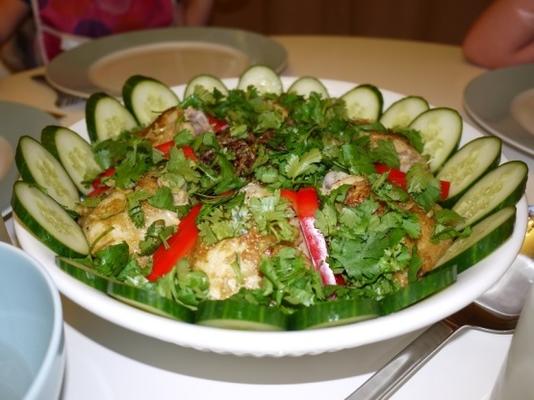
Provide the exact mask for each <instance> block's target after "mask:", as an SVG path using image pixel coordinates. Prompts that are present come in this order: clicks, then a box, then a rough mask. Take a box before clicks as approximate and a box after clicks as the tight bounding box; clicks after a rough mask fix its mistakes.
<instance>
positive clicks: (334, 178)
mask: <svg viewBox="0 0 534 400" xmlns="http://www.w3.org/2000/svg"><path fill="white" fill-rule="evenodd" d="M362 181H366V179H365V178H364V177H362V176H358V175H349V174H347V173H345V172H343V171H330V172H328V173H327V174H326V175H325V177H324V179H323V185H322V187H321V193H322V194H323V195H328V194H330V193H331V192H332V191H334V190H336V189H337V188H339V187H341V186H343V185H355V184H357V183H359V182H362Z"/></svg>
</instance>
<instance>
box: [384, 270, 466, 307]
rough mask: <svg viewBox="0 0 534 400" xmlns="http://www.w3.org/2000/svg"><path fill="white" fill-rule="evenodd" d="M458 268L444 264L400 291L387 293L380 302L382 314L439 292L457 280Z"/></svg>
mask: <svg viewBox="0 0 534 400" xmlns="http://www.w3.org/2000/svg"><path fill="white" fill-rule="evenodd" d="M456 276H457V270H456V267H455V266H451V267H450V268H444V267H443V266H442V267H440V268H437V269H435V270H433V271H432V272H430V273H428V274H426V275H425V276H424V277H422V278H419V279H418V280H417V281H415V282H411V283H409V284H408V286H406V287H404V288H402V289H400V290H399V291H397V292H395V293H392V294H390V295H387V296H386V297H384V298H383V299H382V301H381V303H380V305H381V311H382V314H390V313H393V312H396V311H399V310H402V309H403V308H406V307H408V306H411V305H412V304H415V303H417V302H418V301H421V300H423V299H425V298H427V297H428V296H430V295H432V294H434V293H437V292H439V291H440V290H442V289H444V288H446V287H447V286H449V285H451V284H452V283H454V282H455V281H456Z"/></svg>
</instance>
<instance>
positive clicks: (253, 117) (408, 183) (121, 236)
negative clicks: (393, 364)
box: [13, 66, 527, 330]
mask: <svg viewBox="0 0 534 400" xmlns="http://www.w3.org/2000/svg"><path fill="white" fill-rule="evenodd" d="M123 99H124V105H123V104H122V103H120V102H119V101H118V100H116V99H115V98H113V97H110V96H108V95H106V94H103V93H98V94H95V95H93V96H92V97H91V98H90V99H89V101H88V103H87V109H86V121H87V128H88V132H89V136H90V138H91V140H92V143H91V144H89V143H87V142H85V141H84V140H83V139H81V138H80V137H79V136H78V135H77V134H76V133H74V132H73V131H71V130H70V129H67V128H63V127H57V126H53V127H47V128H45V129H44V130H43V136H42V141H41V144H40V143H38V142H37V141H35V140H33V139H31V138H23V139H21V142H20V143H19V147H18V149H17V166H18V168H19V172H20V173H21V177H22V178H23V182H19V183H17V184H16V185H15V188H14V196H13V209H14V211H15V213H16V214H17V216H18V218H19V219H20V221H21V222H22V223H24V224H25V225H26V226H27V227H28V229H29V230H30V231H32V232H33V233H34V234H35V235H36V236H38V237H39V238H40V240H41V241H42V242H43V243H45V244H46V245H47V246H49V247H50V248H51V249H52V250H54V251H55V252H56V253H57V254H58V257H57V263H58V266H59V267H60V268H62V269H63V270H64V271H65V272H67V273H69V274H71V275H72V276H74V277H75V278H77V279H80V280H82V281H83V282H85V283H87V284H89V285H91V286H92V287H94V288H95V289H98V290H102V291H104V292H105V293H107V294H109V295H111V296H113V297H115V298H117V299H119V300H121V301H125V302H127V303H130V304H132V305H134V306H137V307H140V308H143V309H146V310H148V311H151V312H155V313H158V314H160V315H164V316H167V317H171V318H177V319H180V320H183V321H187V322H194V323H200V324H206V325H212V326H218V327H227V328H234V329H261V330H279V329H306V328H318V327H326V326H331V325H336V324H341V323H349V322H354V321H357V320H360V319H365V318H371V317H376V316H379V315H383V314H387V313H391V312H395V311H397V310H399V309H402V308H405V307H407V306H409V305H411V304H413V303H415V302H417V301H420V300H422V299H424V298H425V297H427V296H429V295H431V294H433V293H435V292H436V291H439V290H441V289H443V288H444V287H446V286H448V285H450V284H452V283H453V282H454V280H455V278H456V274H457V273H458V272H461V271H463V270H464V269H466V268H468V267H470V266H471V265H473V264H475V263H476V262H477V261H479V260H480V259H481V258H483V257H485V256H486V255H487V254H489V252H491V251H493V250H494V249H495V248H496V247H498V246H499V245H500V244H501V243H503V242H504V241H505V240H506V239H507V238H508V237H509V235H510V234H511V232H512V230H513V224H514V221H515V208H514V205H515V203H516V202H517V200H518V199H519V198H520V197H521V195H522V193H523V191H524V185H525V182H526V172H527V171H526V167H525V165H524V164H523V163H521V162H517V161H514V162H509V163H505V164H502V165H500V166H499V160H500V152H501V143H500V141H499V140H498V139H496V138H493V137H487V138H480V139H477V140H474V141H472V142H470V143H468V144H466V145H465V146H463V147H462V148H461V149H459V150H458V145H459V142H460V137H461V132H462V120H461V117H460V116H459V114H458V113H457V112H456V111H454V110H451V109H449V108H443V107H441V108H430V107H429V105H428V103H427V102H426V101H425V100H424V99H422V98H420V97H415V96H410V97H406V98H403V99H401V100H399V101H397V102H396V103H393V104H392V105H390V106H389V107H388V108H387V109H386V110H385V111H383V110H382V108H383V102H382V96H381V93H380V91H379V90H378V89H377V88H376V87H374V86H372V85H359V86H357V87H355V88H354V89H353V90H351V91H349V92H348V93H346V94H345V95H344V96H342V97H340V98H331V97H329V95H328V92H327V90H326V88H325V87H324V86H323V85H322V84H321V82H320V81H319V80H317V79H315V78H310V77H305V78H301V79H298V80H296V81H295V82H294V83H293V85H292V86H291V87H290V88H289V89H288V90H287V91H285V92H284V91H283V90H282V85H281V82H280V79H279V77H278V76H276V74H274V73H273V72H272V71H270V70H269V69H267V68H265V67H261V66H255V67H252V68H251V69H249V70H247V71H246V72H245V73H244V74H243V76H242V77H241V78H240V80H239V83H238V87H237V88H236V89H231V90H229V89H227V87H226V86H225V85H224V83H223V82H222V81H220V80H218V79H217V78H214V77H210V76H200V77H197V78H195V79H194V80H192V81H191V82H190V83H189V85H188V86H187V88H186V90H185V94H184V99H183V100H180V99H179V98H178V97H177V96H176V94H175V93H174V92H173V91H172V90H171V89H169V88H167V87H166V86H164V85H163V84H161V83H160V82H158V81H155V80H153V79H150V78H146V77H140V76H134V77H132V78H130V79H129V80H128V81H127V82H126V83H125V86H124V90H123ZM80 194H81V196H80Z"/></svg>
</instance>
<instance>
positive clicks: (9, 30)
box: [0, 0, 30, 44]
mask: <svg viewBox="0 0 534 400" xmlns="http://www.w3.org/2000/svg"><path fill="white" fill-rule="evenodd" d="M29 13H30V6H29V5H28V4H27V3H25V2H24V1H22V0H0V44H2V43H4V42H5V41H6V40H7V39H9V37H10V36H11V35H12V34H13V33H14V32H15V30H16V29H17V27H18V26H19V24H20V23H21V22H22V21H23V19H24V18H25V17H26V16H28V15H29Z"/></svg>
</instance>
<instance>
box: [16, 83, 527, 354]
mask: <svg viewBox="0 0 534 400" xmlns="http://www.w3.org/2000/svg"><path fill="white" fill-rule="evenodd" d="M293 80H294V78H283V79H282V82H283V84H284V87H285V88H287V87H289V85H290V84H291V82H293ZM322 82H323V83H324V84H325V85H326V87H327V88H328V90H329V92H330V94H331V95H332V96H340V95H342V94H344V93H345V92H347V91H348V90H350V89H352V88H353V87H354V86H355V85H356V84H355V83H350V82H341V81H333V80H322ZM225 83H226V84H227V86H228V87H235V85H236V84H237V79H228V80H225ZM183 90H184V87H183V86H181V87H178V88H177V89H176V92H177V93H178V95H179V96H181V95H182V93H183ZM382 94H383V96H384V106H385V107H387V106H388V105H390V104H391V103H392V102H393V101H395V100H398V99H399V98H401V97H402V95H400V94H397V93H393V92H390V91H387V90H382ZM71 128H72V129H73V130H74V131H76V132H78V133H80V134H81V135H82V136H84V137H87V133H86V130H85V121H83V120H82V121H79V122H78V123H76V124H74V125H73V126H72V127H71ZM478 136H481V134H480V133H479V132H477V130H475V129H474V128H473V127H472V126H470V125H467V124H464V133H463V136H462V143H465V142H467V141H470V140H472V139H474V138H475V137H478ZM526 221H527V204H526V199H525V197H523V198H522V199H521V201H520V202H519V203H518V205H517V217H516V228H515V230H514V232H513V234H512V237H511V238H510V239H509V240H508V241H507V242H505V243H504V244H503V245H502V246H501V247H499V248H498V249H497V250H496V251H494V252H493V253H492V254H491V255H489V256H488V257H486V258H485V259H483V260H482V261H481V262H479V263H477V264H476V265H474V266H473V267H471V268H470V269H468V270H467V271H465V272H463V273H462V274H460V276H459V277H458V281H457V282H456V283H454V284H453V285H451V286H449V287H448V288H446V289H445V290H443V291H441V292H439V293H437V294H435V295H433V296H431V297H430V298H428V299H426V300H424V301H421V302H419V303H417V304H415V305H413V306H411V307H409V308H407V309H405V310H402V311H399V312H396V313H393V314H390V315H387V316H384V317H379V318H375V319H371V320H366V321H362V322H358V323H355V324H351V325H344V326H338V327H332V328H323V329H315V330H309V331H288V332H248V331H237V330H229V329H217V328H210V327H204V326H199V325H193V324H187V323H183V322H179V321H174V320H171V319H167V318H163V317H159V316H157V315H154V314H150V313H148V312H145V311H142V310H139V309H136V308H133V307H131V306H128V305H126V304H124V303H121V302H119V301H116V300H113V299H112V298H111V297H108V296H106V295H105V294H103V293H101V292H99V291H97V290H95V289H93V288H91V287H89V286H87V285H85V284H83V283H81V282H80V281H77V280H75V279H74V278H72V277H70V276H69V275H67V274H65V273H64V272H63V271H61V270H60V269H59V268H58V267H57V266H56V265H55V264H54V255H53V254H52V252H51V251H50V250H48V249H47V248H46V247H45V246H44V245H42V244H41V243H40V242H39V241H38V240H37V239H36V238H34V237H33V236H32V235H31V234H30V233H29V232H28V231H27V230H26V229H24V227H23V226H21V225H20V223H18V221H15V231H16V233H17V237H18V239H19V243H20V244H21V246H22V248H23V249H25V250H26V251H28V252H30V253H31V254H32V255H33V256H34V257H36V258H37V259H38V260H40V261H42V262H43V264H44V265H45V266H46V267H47V269H48V270H49V271H50V273H51V275H52V276H53V278H54V279H55V281H56V283H57V285H58V288H59V290H60V291H61V292H62V293H63V294H64V295H65V296H67V297H69V298H70V299H72V300H73V301H74V302H76V303H78V304H79V305H80V306H82V307H84V308H85V309H87V310H89V311H90V312H92V313H94V314H96V315H98V316H100V317H102V318H104V319H107V320H109V321H111V322H114V323H116V324H118V325H120V326H122V327H125V328H127V329H130V330H132V331H136V332H138V333H141V334H144V335H147V336H151V337H153V338H156V339H160V340H164V341H167V342H171V343H175V344H178V345H181V346H186V347H192V348H194V349H197V350H209V351H214V352H217V353H230V354H235V355H252V356H258V357H259V356H273V357H281V356H300V355H305V354H319V353H324V352H331V351H337V350H342V349H346V348H351V347H357V346H361V345H365V344H370V343H374V342H378V341H381V340H385V339H389V338H393V337H396V336H399V335H402V334H405V333H408V332H412V331H415V330H417V329H420V328H423V327H425V326H428V325H430V324H432V323H434V322H436V321H439V320H441V319H442V318H445V317H446V316H448V315H450V314H452V313H454V312H456V311H458V310H460V309H461V308H463V307H465V306H466V305H468V304H469V303H471V302H472V301H473V300H474V299H476V298H477V297H478V296H480V295H481V294H482V293H483V292H485V291H486V290H487V289H489V288H490V287H491V286H492V285H493V284H494V283H495V282H496V281H497V280H498V279H499V278H500V277H501V275H502V274H503V273H504V272H505V271H506V269H507V268H508V267H509V266H510V265H511V264H512V262H513V261H514V259H515V257H516V255H517V253H518V251H519V248H520V247H521V243H522V242H523V238H524V236H525V231H526Z"/></svg>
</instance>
